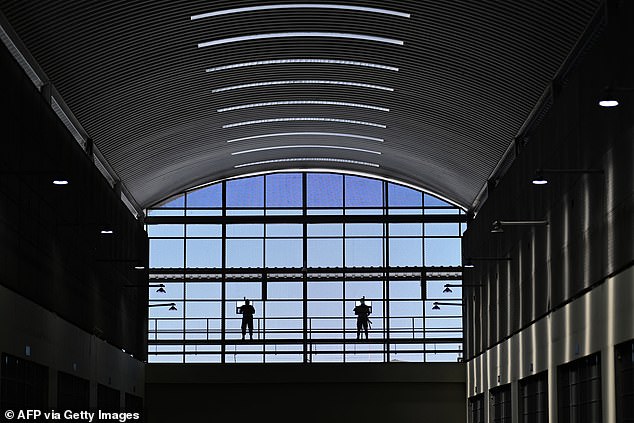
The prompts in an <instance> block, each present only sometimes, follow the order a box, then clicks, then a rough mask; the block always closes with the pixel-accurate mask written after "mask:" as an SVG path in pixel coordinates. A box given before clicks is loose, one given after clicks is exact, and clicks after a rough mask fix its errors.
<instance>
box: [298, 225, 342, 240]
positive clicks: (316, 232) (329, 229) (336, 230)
mask: <svg viewBox="0 0 634 423" xmlns="http://www.w3.org/2000/svg"><path fill="white" fill-rule="evenodd" d="M306 230H307V232H308V236H309V237H310V236H343V224H342V223H318V224H315V223H309V224H308V227H307V229H306Z"/></svg>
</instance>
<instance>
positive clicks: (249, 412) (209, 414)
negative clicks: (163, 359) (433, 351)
mask: <svg viewBox="0 0 634 423" xmlns="http://www.w3.org/2000/svg"><path fill="white" fill-rule="evenodd" d="M146 374H147V385H146V405H147V409H148V415H147V417H148V421H149V422H152V423H159V422H174V421H179V420H181V419H183V417H184V416H187V419H189V420H191V421H235V420H244V419H248V420H250V421H290V420H297V421H301V422H332V421H336V422H343V421H347V422H367V423H372V422H381V423H383V422H402V423H407V422H426V421H428V422H435V423H443V422H446V423H460V422H464V421H465V413H464V404H465V401H466V397H465V367H464V364H463V363H313V364H308V365H306V364H290V363H288V364H287V363H283V364H282V363H277V364H272V363H271V364H232V365H226V364H225V365H214V364H211V365H210V364H186V365H173V364H149V365H148V366H147V371H146ZM245 416H246V417H245Z"/></svg>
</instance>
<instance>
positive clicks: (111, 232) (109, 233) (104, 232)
mask: <svg viewBox="0 0 634 423" xmlns="http://www.w3.org/2000/svg"><path fill="white" fill-rule="evenodd" d="M113 233H114V231H113V230H112V229H102V230H101V234H103V235H111V234H113Z"/></svg>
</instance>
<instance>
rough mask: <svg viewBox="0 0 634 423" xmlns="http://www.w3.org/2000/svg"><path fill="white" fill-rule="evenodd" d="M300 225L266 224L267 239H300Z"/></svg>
mask: <svg viewBox="0 0 634 423" xmlns="http://www.w3.org/2000/svg"><path fill="white" fill-rule="evenodd" d="M303 230H304V229H303V225H301V224H268V225H266V236H267V237H296V236H297V237H301V236H302V232H303Z"/></svg>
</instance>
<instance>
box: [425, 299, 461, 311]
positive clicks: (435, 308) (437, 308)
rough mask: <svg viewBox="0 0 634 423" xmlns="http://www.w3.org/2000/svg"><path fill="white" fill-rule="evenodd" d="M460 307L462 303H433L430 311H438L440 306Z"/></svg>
mask: <svg viewBox="0 0 634 423" xmlns="http://www.w3.org/2000/svg"><path fill="white" fill-rule="evenodd" d="M441 305H443V306H460V307H462V303H446V302H442V301H434V305H433V307H432V308H431V309H432V310H440V306H441Z"/></svg>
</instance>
